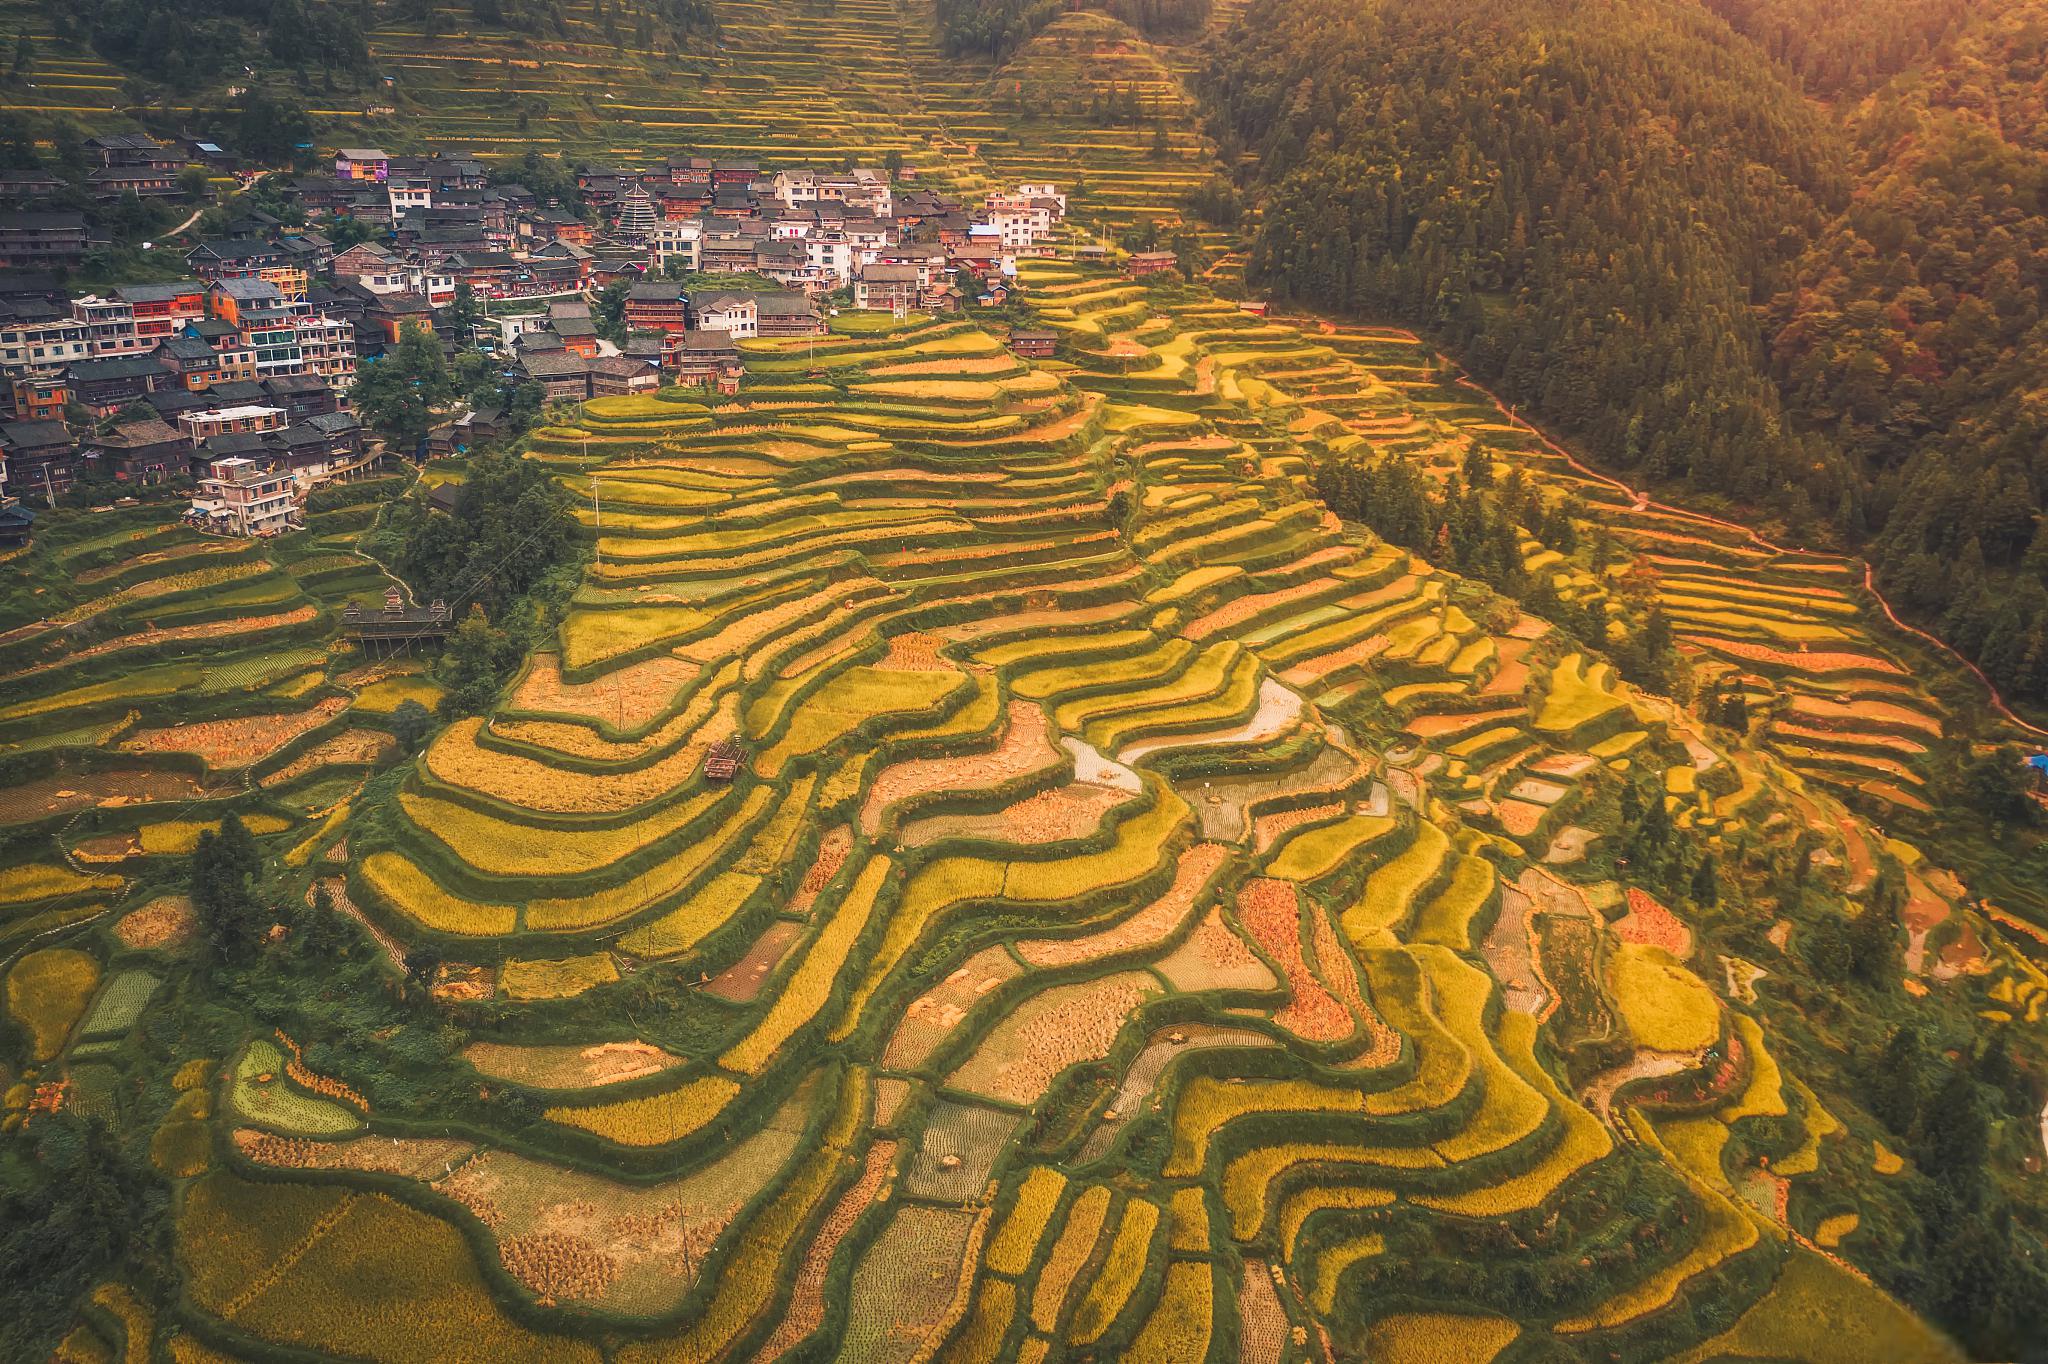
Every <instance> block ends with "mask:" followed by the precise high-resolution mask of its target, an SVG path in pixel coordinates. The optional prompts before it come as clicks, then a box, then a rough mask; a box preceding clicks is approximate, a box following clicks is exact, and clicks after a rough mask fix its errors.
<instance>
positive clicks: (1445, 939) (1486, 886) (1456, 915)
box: [1413, 857, 1500, 951]
mask: <svg viewBox="0 0 2048 1364" xmlns="http://www.w3.org/2000/svg"><path fill="white" fill-rule="evenodd" d="M1499 879H1500V878H1499V877H1497V876H1496V875H1495V874H1494V870H1493V864H1492V863H1491V862H1488V861H1487V860H1486V859H1485V858H1483V857H1460V858H1459V859H1458V861H1457V865H1456V867H1454V868H1453V869H1452V872H1451V880H1450V884H1449V885H1447V886H1445V887H1444V889H1443V891H1442V893H1441V894H1439V895H1437V897H1436V898H1435V899H1433V900H1431V901H1430V902H1429V903H1428V904H1427V905H1424V906H1423V908H1422V912H1421V913H1420V914H1419V915H1417V916H1416V921H1415V932H1414V935H1413V939H1414V941H1416V942H1419V943H1438V944H1441V945H1442V946H1444V947H1451V948H1456V949H1458V950H1459V951H1470V950H1471V947H1472V920H1473V919H1474V918H1475V917H1477V916H1478V914H1479V911H1480V910H1481V909H1483V908H1484V907H1485V906H1486V903H1487V901H1489V900H1490V899H1492V898H1493V888H1494V885H1495V883H1496V882H1497V881H1498V880H1499Z"/></svg>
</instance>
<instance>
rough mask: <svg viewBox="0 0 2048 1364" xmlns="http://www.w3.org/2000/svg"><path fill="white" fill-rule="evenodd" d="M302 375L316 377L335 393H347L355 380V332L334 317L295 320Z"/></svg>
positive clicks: (347, 324)
mask: <svg viewBox="0 0 2048 1364" xmlns="http://www.w3.org/2000/svg"><path fill="white" fill-rule="evenodd" d="M294 326H295V328H296V330H297V331H298V333H299V354H300V356H301V359H302V363H303V364H304V365H305V370H304V372H305V373H307V374H317V375H319V376H320V377H321V378H323V379H325V380H326V381H327V386H328V387H329V388H331V389H333V390H334V391H335V392H337V393H345V392H347V391H348V387H349V385H350V384H352V383H354V382H355V378H356V329H355V327H354V325H353V324H351V323H348V322H344V321H342V320H341V319H340V318H338V317H326V316H314V317H301V318H298V319H296V320H295V322H294Z"/></svg>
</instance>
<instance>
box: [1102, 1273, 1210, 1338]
mask: <svg viewBox="0 0 2048 1364" xmlns="http://www.w3.org/2000/svg"><path fill="white" fill-rule="evenodd" d="M1215 1296H1216V1271H1215V1270H1214V1269H1213V1268H1212V1267H1211V1266H1210V1265H1209V1262H1208V1261H1206V1260H1176V1261H1174V1262H1173V1263H1172V1264H1171V1265H1168V1266H1167V1268H1166V1286H1165V1288H1164V1289H1163V1290H1162V1291H1161V1293H1160V1295H1159V1303H1158V1305H1157V1306H1155V1307H1154V1308H1153V1309H1152V1315H1151V1316H1149V1317H1147V1318H1145V1324H1144V1326H1143V1327H1141V1328H1139V1331H1138V1334H1137V1336H1136V1337H1135V1338H1133V1339H1132V1341H1131V1348H1130V1351H1129V1353H1127V1354H1126V1355H1125V1356H1124V1360H1125V1364H1186V1361H1188V1360H1191V1359H1206V1358H1207V1357H1208V1354H1209V1335H1210V1332H1211V1330H1213V1329H1214V1326H1215V1318H1216V1302H1215Z"/></svg>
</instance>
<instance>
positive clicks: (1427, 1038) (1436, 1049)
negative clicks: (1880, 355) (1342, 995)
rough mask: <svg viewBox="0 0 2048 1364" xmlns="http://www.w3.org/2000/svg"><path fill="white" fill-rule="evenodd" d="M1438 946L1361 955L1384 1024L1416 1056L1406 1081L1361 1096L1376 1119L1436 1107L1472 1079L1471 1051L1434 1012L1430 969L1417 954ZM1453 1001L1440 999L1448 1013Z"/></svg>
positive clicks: (1436, 949)
mask: <svg viewBox="0 0 2048 1364" xmlns="http://www.w3.org/2000/svg"><path fill="white" fill-rule="evenodd" d="M1431 952H1436V953H1441V952H1442V949H1441V948H1427V947H1424V948H1418V949H1415V950H1414V951H1413V952H1411V951H1410V950H1409V949H1406V948H1401V947H1385V948H1370V949H1368V950H1367V951H1366V952H1365V953H1364V954H1363V957H1362V963H1363V965H1364V967H1365V975H1366V980H1367V982H1368V983H1369V984H1370V986H1371V996H1372V1000H1373V1003H1374V1004H1375V1005H1376V1006H1377V1007H1378V1008H1379V1010H1380V1012H1381V1014H1383V1015H1384V1016H1385V1018H1386V1021H1387V1023H1388V1024H1389V1025H1390V1026H1391V1027H1392V1028H1393V1029H1394V1031H1396V1032H1398V1033H1400V1034H1401V1035H1402V1036H1403V1037H1405V1038H1407V1039H1408V1045H1409V1047H1410V1048H1411V1049H1412V1050H1413V1051H1414V1053H1415V1057H1416V1063H1415V1074H1414V1076H1413V1078H1411V1079H1410V1080H1408V1082H1407V1083H1405V1084H1401V1085H1397V1086H1395V1087H1394V1088H1392V1089H1386V1090H1379V1091H1376V1092H1374V1093H1372V1094H1369V1095H1367V1096H1366V1098H1365V1108H1366V1111H1367V1112H1369V1113H1372V1114H1375V1115H1378V1116H1381V1117H1391V1116H1394V1115H1397V1114H1402V1113H1420V1112H1424V1111H1426V1110H1428V1109H1432V1108H1441V1107H1443V1106H1444V1105H1445V1104H1447V1103H1449V1102H1450V1101H1451V1100H1452V1099H1454V1098H1456V1097H1457V1096H1458V1094H1459V1093H1460V1092H1461V1091H1463V1089H1464V1088H1465V1086H1466V1085H1467V1084H1469V1083H1470V1082H1471V1079H1472V1071H1473V1067H1474V1065H1475V1061H1474V1059H1473V1056H1472V1053H1471V1052H1470V1051H1468V1050H1467V1049H1466V1047H1465V1044H1464V1043H1463V1042H1461V1041H1459V1039H1458V1036H1457V1034H1456V1033H1454V1032H1453V1031H1452V1030H1451V1028H1450V1027H1449V1026H1447V1024H1446V1021H1445V1018H1444V1017H1442V1016H1440V1015H1439V1009H1438V1007H1437V1006H1436V1005H1435V1004H1434V1002H1433V1000H1432V997H1431V990H1430V988H1429V987H1430V985H1431V981H1432V977H1433V975H1434V974H1435V973H1434V972H1433V971H1427V970H1425V969H1424V966H1423V963H1422V960H1421V958H1422V956H1423V955H1424V954H1426V953H1431ZM1456 1007H1457V1005H1456V1004H1455V1002H1453V1001H1444V1002H1443V1004H1442V1006H1441V1008H1442V1011H1443V1013H1444V1014H1449V1013H1450V1012H1451V1011H1452V1010H1453V1009H1454V1008H1456Z"/></svg>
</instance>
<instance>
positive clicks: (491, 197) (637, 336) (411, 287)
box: [0, 133, 1176, 545]
mask: <svg viewBox="0 0 2048 1364" xmlns="http://www.w3.org/2000/svg"><path fill="white" fill-rule="evenodd" d="M86 147H87V150H88V151H89V152H90V153H91V154H92V155H93V156H95V157H96V158H97V159H98V160H99V162H100V166H99V168H98V169H97V170H95V171H94V172H93V173H92V175H91V183H92V185H93V186H94V189H95V192H96V193H99V192H104V193H105V194H108V195H115V196H123V195H129V194H133V195H135V196H138V197H142V198H149V197H157V198H167V197H172V196H176V195H179V194H181V193H184V192H186V189H189V186H186V187H185V188H184V189H181V186H183V185H185V173H186V172H187V171H188V170H191V169H192V168H194V167H197V168H199V169H200V170H202V171H205V172H207V173H218V174H227V175H236V176H237V177H238V179H239V180H240V182H241V183H242V184H243V186H244V187H245V188H259V187H260V188H261V189H262V190H263V191H264V192H265V195H266V202H269V203H271V204H272V205H273V206H276V207H278V208H280V209H282V210H283V211H281V212H268V211H264V210H262V209H257V208H253V207H251V208H242V209H240V210H239V211H237V212H236V213H235V214H234V216H232V217H230V218H229V219H228V221H227V222H226V224H225V231H224V232H222V233H220V234H219V235H215V236H209V237H207V238H205V239H204V240H200V241H199V242H198V243H197V244H196V245H193V246H191V247H190V248H189V249H186V250H184V251H183V252H182V260H183V265H184V267H185V270H186V272H187V273H188V274H189V278H186V279H183V280H179V281H176V282H169V283H146V284H130V285H119V286H114V287H111V288H108V289H106V290H105V291H104V292H82V293H80V292H74V291H72V290H69V289H67V288H66V287H65V286H64V283H63V277H64V275H65V274H67V273H68V272H70V271H73V270H75V269H77V268H78V267H79V266H80V265H81V264H82V263H83V262H84V261H85V260H86V258H87V253H88V251H89V250H90V249H92V247H93V246H94V242H93V241H92V229H91V228H90V227H89V225H88V220H87V218H86V216H85V215H83V214H80V213H72V212H48V211H33V210H32V209H24V210H23V211H16V212H5V213H0V371H4V373H5V379H6V382H5V385H4V389H0V401H4V405H5V421H4V423H0V545H4V544H18V543H20V542H22V541H23V540H25V539H26V538H27V537H28V536H29V535H30V534H31V532H32V528H33V520H34V512H33V508H34V507H36V506H38V505H40V506H45V507H49V506H54V505H56V501H57V499H58V498H59V497H61V496H63V495H64V494H66V493H68V492H70V491H72V490H73V489H74V488H76V487H77V486H78V485H80V484H81V483H82V482H86V481H99V482H102V483H112V484H127V485H159V484H163V483H166V482H168V481H170V480H172V479H175V478H179V477H183V476H189V477H190V478H191V479H193V480H194V482H195V494H194V498H193V501H192V504H191V510H190V513H189V516H188V519H189V520H190V521H191V522H192V524H194V525H195V526H197V527H198V528H200V529H203V530H208V531H213V532H217V533H221V534H228V535H242V536H248V535H257V536H261V535H270V534H275V533H278V532H281V531H283V530H286V529H289V528H291V527H292V526H294V525H296V524H298V518H299V514H300V509H301V508H302V507H303V505H304V502H305V499H306V497H307V495H308V494H309V493H310V492H311V491H312V490H313V489H314V488H315V487H317V486H319V485H321V484H323V483H326V482H330V481H334V480H337V479H345V478H350V477H354V476H358V475H361V474H363V473H365V472H367V471H369V470H371V469H372V468H374V466H375V465H377V464H378V463H379V462H380V461H381V460H382V458H383V456H384V454H385V452H386V444H385V442H384V441H383V440H381V439H379V438H378V436H377V433H375V432H373V431H371V430H369V429H366V426H365V424H364V423H363V422H362V421H361V420H360V419H359V417H358V415H357V414H356V413H355V412H353V411H352V405H351V403H350V398H349V390H350V388H351V386H352V385H353V384H354V382H355V379H356V376H357V374H358V372H359V369H360V368H361V367H364V366H369V365H373V364H376V363H377V362H378V361H379V360H380V358H382V357H383V356H384V355H385V354H386V353H387V352H388V351H390V350H392V349H393V348H395V347H397V346H398V345H399V343H400V342H401V340H402V339H403V338H404V337H405V336H406V334H407V333H408V331H410V330H411V329H414V328H418V329H421V330H422V331H424V332H426V333H430V334H431V335H432V336H433V337H434V338H435V339H436V340H437V341H438V343H439V345H440V348H441V349H442V351H443V352H444V354H447V355H450V356H452V355H454V354H455V353H456V352H457V351H458V350H459V349H467V348H472V347H473V348H475V349H476V350H477V351H479V352H480V353H481V354H482V355H484V356H485V357H487V358H488V359H489V360H490V361H491V363H492V364H493V365H495V366H496V367H497V369H498V371H499V373H500V375H501V377H502V380H503V382H504V385H505V391H506V392H508V393H509V392H512V391H514V390H515V389H516V388H519V387H526V386H530V388H528V392H529V394H530V396H531V397H532V399H533V400H534V401H535V402H536V403H548V402H578V401H582V400H585V399H589V398H594V397H605V396H611V395H617V394H634V393H643V392H648V391H651V390H653V389H655V388H658V387H661V386H663V385H669V384H674V385H683V386H691V387H700V388H705V389H707V390H716V391H718V392H719V393H721V394H725V395H730V394H732V393H734V392H736V391H737V390H738V387H739V385H740V382H741V378H742V375H743V366H742V364H741V360H740V353H739V350H738V348H737V345H736V343H737V342H739V341H741V340H745V339H747V338H752V337H778V336H780V337H788V336H804V335H814V334H822V333H823V332H824V331H825V329H826V318H827V316H828V314H829V313H831V312H835V311H838V310H839V309H841V308H851V309H856V310H873V311H878V312H884V313H889V314H892V315H894V316H897V317H902V316H905V315H907V314H909V313H910V312H913V311H915V312H920V313H930V314H942V313H948V312H954V311H958V310H961V309H963V308H998V307H1001V306H1002V305H1003V304H1004V303H1006V302H1007V301H1008V299H1009V296H1010V293H1011V291H1012V290H1013V289H1014V288H1015V287H1016V279H1017V262H1018V260H1019V259H1020V258H1029V257H1036V256H1045V255H1050V254H1051V251H1052V248H1051V246H1050V238H1051V237H1052V235H1053V234H1054V232H1055V230H1056V229H1057V228H1058V227H1059V226H1060V225H1061V223H1062V222H1063V221H1064V219H1065V216H1066V209H1067V199H1066V195H1065V194H1063V193H1062V192H1061V190H1060V188H1059V186H1057V185H1054V184H1043V183H1041V184H1019V185H1017V186H1015V187H1014V188H1013V189H1009V190H1005V191H1000V192H994V193H990V194H988V195H986V196H985V201H984V202H982V203H980V204H976V205H970V204H966V203H963V202H961V201H959V200H957V199H954V198H950V197H947V196H946V195H944V194H941V193H938V192H935V191H933V190H931V189H927V188H922V187H920V186H919V185H918V183H917V175H916V172H915V171H913V170H908V169H904V168H902V167H901V166H900V165H893V164H892V166H891V167H890V168H885V169H870V168H865V167H847V168H840V169H816V168H808V167H805V168H787V169H780V170H772V171H771V170H766V169H764V168H763V167H762V166H761V164H760V163H759V162H757V161H754V160H739V159H713V158H709V157H704V156H696V155H689V154H682V153H679V154H676V155H672V156H669V157H668V158H667V159H666V160H665V162H664V163H663V164H660V165H657V166H653V167H650V168H646V169H622V168H616V167H596V166H580V167H577V168H575V171H574V195H573V198H571V197H568V196H567V194H566V192H558V193H556V194H555V195H553V196H551V197H543V195H542V194H538V193H536V192H535V191H534V190H533V189H530V188H528V187H526V186H525V185H522V184H519V183H516V182H509V181H507V180H506V178H505V177H504V176H503V175H502V174H501V175H498V176H493V175H491V174H490V173H489V172H488V171H487V168H486V166H485V165H484V163H482V162H481V161H479V160H477V159H475V158H473V157H469V156H465V155H459V154H445V155H426V156H400V155H392V154H389V153H387V152H385V151H383V150H381V149H377V148H361V147H345V148H340V149H338V150H337V151H336V152H335V153H334V156H333V160H332V168H331V170H328V171H326V173H323V174H319V175H313V176H305V177H298V178H292V177H289V176H286V175H283V174H277V175H270V176H260V175H257V174H252V173H247V172H240V171H239V169H238V167H237V166H236V164H235V158H234V157H233V155H232V154H231V153H228V152H226V151H224V150H223V149H222V148H220V147H219V146H218V145H216V144H213V143H208V142H185V141H178V140H174V141H172V142H159V141H158V140H156V139H155V138H152V137H149V136H147V135H145V134H138V133H120V134H108V135H103V136H98V137H93V138H91V139H88V141H87V143H86ZM891 160H892V163H893V162H894V161H895V158H891ZM561 174H562V173H561V172H560V171H559V170H556V169H553V168H549V172H548V175H546V176H543V175H535V176H533V177H531V178H534V179H537V180H545V179H548V178H549V177H550V176H552V177H557V178H559V177H560V176H561ZM48 188H49V187H48V186H47V185H45V184H44V183H43V181H42V180H41V179H40V178H39V177H38V176H37V175H35V174H31V173H22V174H14V173H7V172H0V200H7V201H11V202H15V203H22V204H33V203H34V202H36V199H37V196H39V195H41V194H43V193H45V192H47V190H48ZM562 190H563V191H566V181H564V184H563V186H562ZM194 216H195V218H196V217H197V216H198V215H196V214H195V215H194ZM1175 264H1176V261H1175V258H1174V257H1173V256H1172V255H1171V254H1170V253H1151V254H1146V253H1140V254H1138V255H1135V256H1132V257H1131V258H1130V259H1129V260H1128V262H1127V263H1126V268H1127V269H1128V270H1129V271H1130V272H1131V273H1132V274H1144V273H1149V272H1155V271H1160V270H1166V269H1171V268H1174V266H1175ZM1052 339H1053V338H1052V337H1051V335H1050V334H1048V333H1040V332H1036V331H1030V330H1022V329H1020V330H1019V331H1018V332H1017V334H1016V335H1015V336H1014V337H1013V344H1014V345H1015V346H1016V348H1017V349H1018V351H1019V352H1020V353H1022V354H1025V355H1039V356H1042V355H1045V354H1048V353H1049V352H1050V348H1051V344H1052ZM504 434H509V432H508V430H507V428H506V426H505V413H504V411H503V409H502V407H498V406H493V405H491V404H482V405H472V406H469V407H467V408H466V409H465V410H463V411H461V412H459V413H456V414H451V415H450V416H449V419H448V420H446V421H444V422H442V423H440V424H439V425H438V426H437V427H436V428H435V429H434V430H433V431H432V433H431V435H430V437H429V438H428V440H427V441H426V442H423V446H422V448H420V449H415V450H407V451H404V452H402V453H406V454H414V455H424V454H428V453H450V452H455V451H459V450H463V449H467V448H471V447H472V446H473V445H474V444H476V443H478V442H481V441H483V440H489V439H493V438H495V437H498V436H500V435H504Z"/></svg>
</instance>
